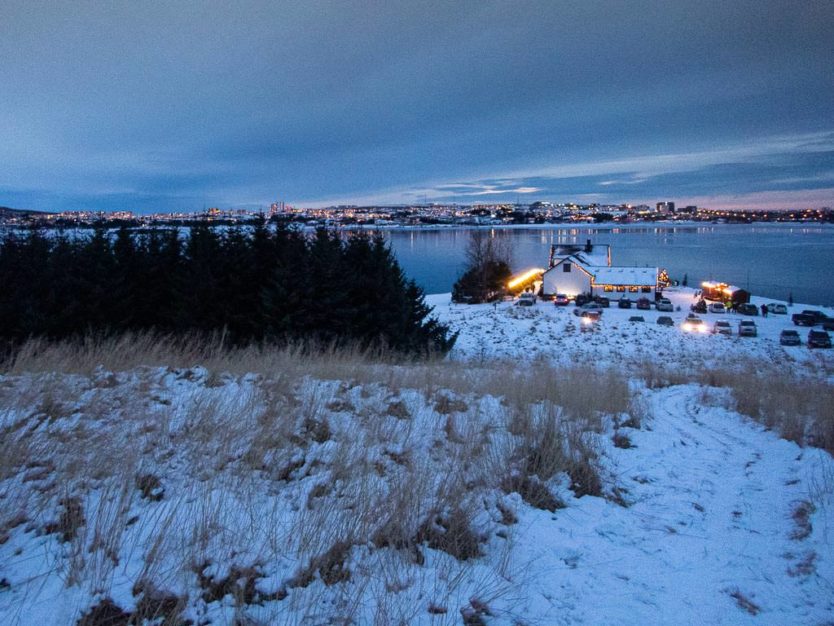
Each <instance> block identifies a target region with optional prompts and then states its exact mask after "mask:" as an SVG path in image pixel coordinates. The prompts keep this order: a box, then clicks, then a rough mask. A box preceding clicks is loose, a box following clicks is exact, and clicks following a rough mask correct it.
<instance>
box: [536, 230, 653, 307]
mask: <svg viewBox="0 0 834 626" xmlns="http://www.w3.org/2000/svg"><path fill="white" fill-rule="evenodd" d="M594 248H595V247H594V246H591V244H590V242H588V244H587V245H586V246H585V248H584V249H583V250H576V251H571V252H569V253H567V254H555V249H553V250H551V255H550V263H551V267H550V268H549V269H548V270H546V271H545V272H544V274H542V288H541V293H542V295H543V296H554V295H556V294H557V293H563V294H565V295H567V296H569V297H575V296H578V295H579V294H582V293H585V294H591V295H594V296H606V297H609V298H623V297H626V298H629V299H630V300H636V299H637V298H640V297H646V298H649V299H651V300H654V297H655V293H656V292H657V268H656V267H625V266H620V267H618V266H613V265H611V249H610V248H609V247H608V246H596V248H602V249H603V250H595V249H594Z"/></svg>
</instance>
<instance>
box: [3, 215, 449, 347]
mask: <svg viewBox="0 0 834 626" xmlns="http://www.w3.org/2000/svg"><path fill="white" fill-rule="evenodd" d="M429 311H430V309H429V307H428V306H427V305H426V303H425V301H424V297H423V292H422V290H421V289H420V288H419V287H418V286H417V285H416V284H415V283H414V282H413V281H411V280H407V279H406V277H405V275H404V273H403V271H402V268H401V267H400V266H399V263H398V262H397V260H396V259H395V257H394V255H393V253H392V252H391V250H390V248H389V247H388V246H387V245H386V243H385V241H384V240H383V238H382V237H381V236H375V237H371V236H368V235H365V234H361V233H360V234H353V235H350V236H346V237H340V236H339V235H338V234H336V233H334V232H331V231H327V230H324V229H321V230H318V231H316V232H315V234H313V235H305V234H303V233H300V232H297V231H292V230H289V229H286V228H282V227H278V228H270V227H269V226H267V225H266V224H265V223H264V222H259V223H257V224H255V225H254V226H253V227H250V228H248V229H243V228H229V229H224V230H220V229H215V228H211V227H210V226H208V225H207V224H199V225H196V226H193V227H191V228H190V231H189V233H188V234H187V236H180V234H179V232H178V231H177V230H149V231H145V232H139V233H137V232H136V231H132V230H129V229H127V228H121V229H119V230H118V231H117V232H116V233H115V234H114V233H113V232H112V231H110V232H108V231H107V230H105V229H104V228H96V229H95V230H94V232H93V233H92V234H91V235H89V236H86V237H70V236H67V235H66V234H62V233H61V232H60V231H59V232H57V233H55V232H54V231H53V233H51V234H50V235H49V236H47V235H46V234H45V233H44V232H42V231H39V230H32V231H27V232H25V233H23V234H21V233H7V234H5V235H3V237H2V239H0V336H1V337H2V338H3V339H4V340H6V342H11V343H14V342H18V341H20V340H24V339H26V338H28V337H33V336H40V337H48V338H53V339H64V338H71V337H78V336H82V335H86V334H88V333H95V334H101V333H103V334H114V333H121V332H128V331H152V332H158V333H163V334H170V333H173V334H181V333H196V334H198V335H201V334H206V335H208V334H217V333H222V336H224V337H225V338H226V339H227V340H228V341H229V342H231V343H232V344H235V345H240V344H245V343H249V342H263V341H267V342H276V343H286V342H295V341H304V342H310V343H311V344H328V345H329V344H337V345H347V344H350V345H356V344H358V345H360V346H361V347H372V346H373V347H380V348H387V349H391V350H394V351H396V352H400V353H406V354H425V353H445V352H447V351H448V350H449V349H451V347H452V345H453V344H454V341H455V339H456V335H453V334H451V333H450V332H449V329H448V328H447V327H446V326H443V325H441V324H439V323H438V322H437V321H436V320H434V319H431V318H429V317H428V314H429Z"/></svg>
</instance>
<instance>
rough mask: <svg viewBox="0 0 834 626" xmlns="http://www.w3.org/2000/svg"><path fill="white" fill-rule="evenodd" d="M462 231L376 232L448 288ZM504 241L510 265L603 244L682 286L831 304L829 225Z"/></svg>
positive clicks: (566, 232) (492, 232)
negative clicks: (560, 248)
mask: <svg viewBox="0 0 834 626" xmlns="http://www.w3.org/2000/svg"><path fill="white" fill-rule="evenodd" d="M470 230H472V229H468V228H446V229H436V230H407V231H384V235H385V236H386V237H387V238H388V240H389V241H390V242H391V246H392V249H393V250H394V253H395V254H396V255H397V258H398V259H399V261H400V263H401V264H402V266H403V268H404V269H405V271H406V274H407V275H409V276H410V277H412V278H414V280H416V281H417V283H418V284H420V285H421V286H422V287H423V288H424V289H425V290H426V292H427V293H442V292H448V291H451V288H452V284H453V283H454V281H455V279H456V277H457V276H458V275H459V274H460V272H461V271H462V269H463V266H464V259H465V251H466V244H467V242H468V241H469V232H470ZM489 236H490V237H492V238H495V239H498V240H500V241H502V242H507V243H508V244H509V245H510V247H511V249H512V254H513V259H512V260H513V266H514V267H515V268H517V269H518V268H523V267H530V266H540V267H541V266H546V264H547V258H548V254H549V251H550V246H551V245H552V244H556V245H568V244H574V245H577V244H581V245H584V244H585V242H586V240H587V239H591V240H592V242H593V243H594V244H609V245H611V249H612V259H613V262H614V264H615V265H635V266H646V265H649V266H655V265H656V266H658V267H665V268H666V269H668V270H669V273H670V275H671V276H672V277H673V278H675V279H677V280H682V279H683V277H684V275H685V276H686V277H687V280H688V282H689V284H690V285H694V284H698V283H699V282H701V281H702V280H721V281H724V282H727V283H731V284H735V285H738V286H740V287H743V288H748V287H749V288H750V289H751V290H752V291H753V292H754V293H755V294H757V295H763V296H767V297H770V298H773V299H780V300H785V299H787V298H788V295H789V294H791V293H792V294H793V297H794V299H795V300H796V301H798V302H809V303H815V304H834V283H832V281H831V280H830V279H829V272H830V271H831V268H832V266H833V265H834V252H832V250H834V226H829V225H822V224H815V225H802V226H797V225H788V224H756V225H734V224H708V225H688V226H663V225H647V226H642V225H641V226H629V227H608V228H601V227H594V226H589V227H568V228H559V227H544V228H541V227H540V228H523V227H522V228H506V229H502V228H490V229H489Z"/></svg>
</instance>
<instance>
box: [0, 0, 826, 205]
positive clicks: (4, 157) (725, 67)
mask: <svg viewBox="0 0 834 626" xmlns="http://www.w3.org/2000/svg"><path fill="white" fill-rule="evenodd" d="M745 9H746V7H743V6H740V5H727V4H726V3H718V2H697V3H695V2H686V3H675V4H674V5H670V6H657V5H656V4H655V3H652V2H646V1H639V2H634V3H629V4H628V5H627V6H626V5H623V4H622V3H617V2H613V1H610V0H601V1H597V2H590V3H582V4H581V5H579V4H561V3H560V4H559V5H556V4H555V3H549V2H527V3H524V4H523V5H518V4H516V3H509V2H498V1H485V2H481V3H478V4H477V5H470V4H453V5H449V4H448V3H443V2H429V3H428V4H422V5H420V6H419V7H417V6H414V5H412V4H411V3H405V2H394V3H387V4H385V5H384V6H379V5H376V4H373V5H372V4H369V3H359V4H354V5H351V6H349V7H348V6H344V5H342V4H340V3H336V2H324V1H322V2H310V3H305V4H303V5H301V6H270V5H269V4H262V3H259V2H248V3H245V5H244V6H243V7H231V6H229V5H227V4H226V3H223V2H220V1H219V0H211V1H208V2H199V3H198V2H181V3H176V5H171V6H159V5H146V4H144V3H127V2H116V3H109V4H108V5H106V6H104V5H98V4H94V3H91V4H80V5H72V6H70V5H55V6H51V7H49V8H48V9H44V8H38V7H36V6H34V5H32V4H31V3H26V2H23V1H22V0H11V2H9V3H8V6H7V7H6V8H5V10H4V13H5V15H4V21H5V23H6V24H7V25H8V28H7V29H6V30H7V32H6V33H5V36H4V37H3V38H2V40H0V55H2V58H4V60H5V61H6V62H5V63H4V64H2V65H0V81H2V83H3V85H4V91H5V93H4V102H3V105H2V106H0V129H3V135H4V138H5V141H4V142H3V143H2V145H0V163H2V164H3V168H2V170H0V205H4V206H9V207H15V208H21V209H25V210H40V211H50V212H60V211H68V210H77V211H106V212H115V211H133V212H134V213H138V214H146V213H170V212H194V211H199V210H201V208H202V207H203V206H217V207H221V208H224V209H226V208H245V209H251V210H257V209H258V208H259V207H268V206H269V204H271V203H272V202H275V201H284V202H286V203H287V204H291V205H293V206H299V207H305V208H316V207H326V206H338V205H345V204H355V205H360V206H366V205H392V204H404V205H420V204H427V203H431V202H436V203H439V204H453V203H457V204H467V205H469V204H474V203H478V202H479V201H481V202H486V201H489V202H493V203H511V202H515V201H517V200H518V201H520V202H522V203H525V204H529V203H531V202H533V201H536V200H541V201H551V202H557V203H559V202H565V201H572V202H576V203H579V204H592V203H598V204H613V205H619V204H632V205H639V204H648V205H650V206H653V205H654V204H655V203H656V202H660V201H664V200H668V201H674V202H676V203H677V204H678V205H679V206H685V205H697V206H703V207H708V208H713V209H717V210H721V209H727V210H791V209H804V208H819V207H826V206H827V207H830V206H832V205H834V122H832V120H834V83H832V81H831V80H830V68H831V67H832V66H834V48H832V47H831V46H830V43H829V39H828V37H829V33H830V32H831V31H832V29H834V13H832V12H831V11H830V10H829V6H828V4H827V3H822V2H810V3H803V4H802V5H796V4H793V3H785V2H781V1H777V0H766V1H763V2H760V3H756V4H755V6H754V7H752V10H745ZM566 199H567V200H566Z"/></svg>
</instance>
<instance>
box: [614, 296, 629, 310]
mask: <svg viewBox="0 0 834 626" xmlns="http://www.w3.org/2000/svg"><path fill="white" fill-rule="evenodd" d="M617 306H618V307H619V308H621V309H630V308H631V300H629V299H628V298H620V299H619V300H618V301H617Z"/></svg>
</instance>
